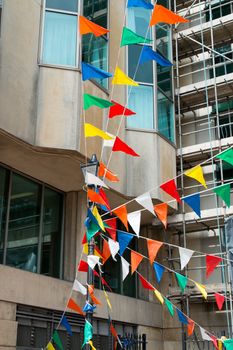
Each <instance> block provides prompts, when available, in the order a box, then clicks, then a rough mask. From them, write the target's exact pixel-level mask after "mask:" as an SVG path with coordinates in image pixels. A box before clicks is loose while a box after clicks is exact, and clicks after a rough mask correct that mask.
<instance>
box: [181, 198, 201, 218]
mask: <svg viewBox="0 0 233 350" xmlns="http://www.w3.org/2000/svg"><path fill="white" fill-rule="evenodd" d="M183 201H184V202H185V203H186V204H188V205H189V206H190V208H192V210H193V211H194V212H195V213H196V214H197V215H198V216H199V217H201V199H200V193H195V194H193V195H191V196H187V197H184V198H183Z"/></svg>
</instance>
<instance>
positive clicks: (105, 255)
mask: <svg viewBox="0 0 233 350" xmlns="http://www.w3.org/2000/svg"><path fill="white" fill-rule="evenodd" d="M101 255H102V259H103V264H105V263H106V261H107V260H108V259H109V258H110V256H111V251H110V249H109V245H108V241H106V240H105V239H104V243H103V250H102V254H101Z"/></svg>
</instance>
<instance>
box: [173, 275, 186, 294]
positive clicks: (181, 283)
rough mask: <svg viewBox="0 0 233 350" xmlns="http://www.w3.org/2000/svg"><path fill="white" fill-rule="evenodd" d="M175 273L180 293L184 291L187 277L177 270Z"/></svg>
mask: <svg viewBox="0 0 233 350" xmlns="http://www.w3.org/2000/svg"><path fill="white" fill-rule="evenodd" d="M175 275H176V278H177V283H178V285H179V287H180V289H181V291H182V293H184V290H185V288H186V286H187V282H188V277H187V276H184V275H181V274H180V273H178V272H175Z"/></svg>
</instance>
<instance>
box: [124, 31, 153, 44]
mask: <svg viewBox="0 0 233 350" xmlns="http://www.w3.org/2000/svg"><path fill="white" fill-rule="evenodd" d="M151 42H152V40H150V39H146V38H143V36H140V35H138V34H136V33H135V32H133V31H132V30H131V29H129V28H127V27H123V32H122V37H121V47H123V46H126V45H134V44H141V43H142V44H150V43H151Z"/></svg>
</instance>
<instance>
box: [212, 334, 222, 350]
mask: <svg viewBox="0 0 233 350" xmlns="http://www.w3.org/2000/svg"><path fill="white" fill-rule="evenodd" d="M210 338H211V341H212V343H213V345H214V347H215V349H216V350H220V347H219V346H218V339H217V338H216V337H215V336H213V335H211V337H210Z"/></svg>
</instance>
